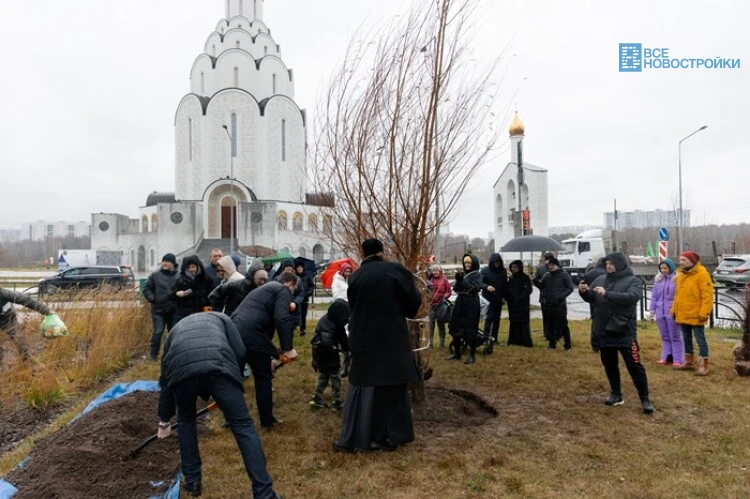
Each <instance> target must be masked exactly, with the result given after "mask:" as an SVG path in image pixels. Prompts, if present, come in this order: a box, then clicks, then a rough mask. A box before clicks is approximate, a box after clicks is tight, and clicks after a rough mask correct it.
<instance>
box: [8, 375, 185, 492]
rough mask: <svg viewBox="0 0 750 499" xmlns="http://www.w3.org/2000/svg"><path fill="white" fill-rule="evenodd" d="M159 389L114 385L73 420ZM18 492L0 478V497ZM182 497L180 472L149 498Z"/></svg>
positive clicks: (147, 385)
mask: <svg viewBox="0 0 750 499" xmlns="http://www.w3.org/2000/svg"><path fill="white" fill-rule="evenodd" d="M158 391H159V383H158V382H156V381H133V382H131V383H118V384H116V385H114V386H113V387H112V388H110V389H109V390H107V391H105V392H104V393H102V394H101V395H99V396H98V397H96V398H95V399H94V400H93V401H91V403H90V404H89V405H87V406H86V408H85V409H84V410H83V411H81V413H80V414H79V415H77V416H76V417H75V418H73V421H75V420H76V419H78V418H80V417H81V416H83V415H84V414H86V413H87V412H90V411H92V410H94V409H96V408H97V407H99V406H100V405H102V404H104V403H106V402H108V401H110V400H114V399H117V398H120V397H122V396H124V395H127V394H128V393H132V392H158ZM27 459H28V457H27V458H25V459H24V460H23V461H21V462H20V463H19V465H18V466H19V467H20V466H22V465H23V463H24V462H26V460H27ZM17 492H18V489H16V488H15V487H14V486H13V485H11V484H10V483H8V482H6V481H5V480H0V499H10V498H11V497H13V496H14V495H15V494H16V493H17ZM179 497H180V474H179V473H178V474H177V478H176V479H175V482H174V484H173V485H172V486H171V487H170V488H169V489H168V490H167V491H166V492H164V494H162V495H161V496H153V497H152V498H149V499H179Z"/></svg>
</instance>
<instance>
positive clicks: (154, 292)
mask: <svg viewBox="0 0 750 499" xmlns="http://www.w3.org/2000/svg"><path fill="white" fill-rule="evenodd" d="M176 278H177V271H176V270H164V269H159V270H157V271H156V272H153V273H152V274H151V275H150V276H148V280H147V281H146V286H145V287H144V288H143V296H144V297H145V298H146V301H148V302H149V303H150V304H151V313H154V314H173V313H175V311H176V310H177V305H176V304H175V300H176V297H175V295H174V293H173V292H172V285H173V284H174V281H175V279H176Z"/></svg>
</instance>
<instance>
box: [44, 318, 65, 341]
mask: <svg viewBox="0 0 750 499" xmlns="http://www.w3.org/2000/svg"><path fill="white" fill-rule="evenodd" d="M41 330H42V336H44V337H45V338H47V339H52V338H59V337H60V336H68V327H67V326H66V325H65V323H64V322H63V321H62V319H61V318H60V316H59V315H57V314H50V315H45V316H44V320H43V321H42V327H41Z"/></svg>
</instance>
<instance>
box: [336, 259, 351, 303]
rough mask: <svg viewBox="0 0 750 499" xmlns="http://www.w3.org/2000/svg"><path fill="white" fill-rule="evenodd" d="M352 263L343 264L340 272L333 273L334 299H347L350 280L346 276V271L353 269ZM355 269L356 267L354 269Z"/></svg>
mask: <svg viewBox="0 0 750 499" xmlns="http://www.w3.org/2000/svg"><path fill="white" fill-rule="evenodd" d="M351 268H352V267H351V265H349V264H348V263H343V264H341V268H340V269H339V271H338V272H336V273H335V274H333V282H332V283H331V295H332V296H333V299H334V300H346V299H347V297H346V290H347V288H349V281H347V280H346V277H344V271H346V269H351ZM352 270H354V269H352ZM349 277H351V274H349Z"/></svg>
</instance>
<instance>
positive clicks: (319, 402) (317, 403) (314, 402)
mask: <svg viewBox="0 0 750 499" xmlns="http://www.w3.org/2000/svg"><path fill="white" fill-rule="evenodd" d="M326 407H328V404H326V402H325V400H323V398H322V397H320V396H319V395H318V394H317V393H316V394H315V395H313V396H312V399H310V409H325V408H326Z"/></svg>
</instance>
